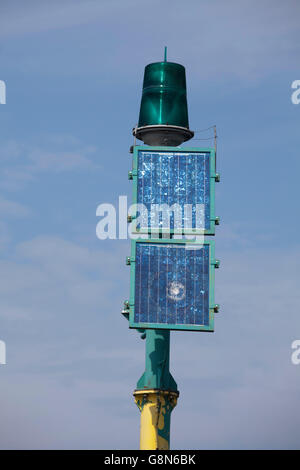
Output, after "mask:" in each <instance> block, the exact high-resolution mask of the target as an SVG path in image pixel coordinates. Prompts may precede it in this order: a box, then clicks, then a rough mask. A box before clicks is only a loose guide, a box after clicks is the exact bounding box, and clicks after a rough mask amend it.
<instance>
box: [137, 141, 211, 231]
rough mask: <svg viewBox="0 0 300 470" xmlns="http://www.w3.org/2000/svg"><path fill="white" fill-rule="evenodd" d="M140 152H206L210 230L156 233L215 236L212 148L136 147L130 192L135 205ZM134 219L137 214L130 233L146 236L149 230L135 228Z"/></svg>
mask: <svg viewBox="0 0 300 470" xmlns="http://www.w3.org/2000/svg"><path fill="white" fill-rule="evenodd" d="M140 151H149V152H176V153H180V152H182V153H202V152H203V153H204V152H208V153H209V154H210V158H209V160H210V166H209V172H210V228H209V229H205V230H203V229H196V228H195V229H192V228H191V229H186V228H185V229H171V230H169V229H158V230H157V232H158V233H164V232H167V233H170V235H173V234H184V235H215V225H216V216H215V183H216V178H217V176H218V175H217V173H216V152H215V149H214V148H213V147H207V148H203V147H150V146H145V145H137V146H135V147H134V149H133V163H132V172H131V174H132V180H133V192H132V202H133V204H137V186H138V154H139V152H140ZM136 217H137V214H136V213H135V214H132V226H131V228H132V232H133V233H137V234H148V233H150V232H149V228H140V229H137V228H136Z"/></svg>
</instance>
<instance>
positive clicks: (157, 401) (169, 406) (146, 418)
mask: <svg viewBox="0 0 300 470" xmlns="http://www.w3.org/2000/svg"><path fill="white" fill-rule="evenodd" d="M178 395H179V392H172V391H166V390H154V389H153V390H136V391H135V392H134V398H135V402H136V404H137V406H138V407H139V410H140V411H141V426H140V449H141V450H168V449H169V448H170V419H171V412H172V410H173V409H174V408H175V406H176V404H177V398H178Z"/></svg>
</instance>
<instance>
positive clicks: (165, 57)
mask: <svg viewBox="0 0 300 470" xmlns="http://www.w3.org/2000/svg"><path fill="white" fill-rule="evenodd" d="M164 61H165V62H167V46H165V55H164Z"/></svg>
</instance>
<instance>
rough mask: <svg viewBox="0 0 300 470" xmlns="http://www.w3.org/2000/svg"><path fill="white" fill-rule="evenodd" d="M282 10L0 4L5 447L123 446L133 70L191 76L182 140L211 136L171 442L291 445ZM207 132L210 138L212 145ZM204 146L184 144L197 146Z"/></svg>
mask: <svg viewBox="0 0 300 470" xmlns="http://www.w3.org/2000/svg"><path fill="white" fill-rule="evenodd" d="M299 13H300V5H299V2H297V1H296V0H288V1H286V2H280V1H277V0H275V1H271V0H262V1H256V0H255V1H247V0H245V1H230V0H229V1H227V2H222V1H218V0H215V1H202V0H201V1H199V0H196V1H194V0H190V1H189V2H186V3H182V2H179V1H177V0H173V1H172V2H166V1H156V0H153V1H152V2H151V8H149V3H148V2H145V1H143V0H139V1H135V0H132V1H129V0H123V1H114V0H110V1H92V0H89V1H81V0H78V1H72V2H71V1H68V0H61V1H58V0H54V1H51V2H46V1H39V2H37V1H27V2H26V5H25V2H21V1H14V2H10V1H6V0H3V1H2V2H1V6H0V64H1V65H0V80H4V81H5V83H6V87H7V103H6V105H0V128H1V134H0V135H1V145H0V164H1V172H0V275H1V283H0V339H1V340H4V341H5V342H6V345H7V365H5V366H0V377H1V387H0V409H1V430H0V446H1V448H5V449H7V448H9V449H14V448H74V449H76V448H106V449H107V448H111V449H116V448H118V449H122V448H124V449H126V448H137V447H138V440H139V411H138V409H137V408H136V406H135V405H134V402H133V397H132V392H133V390H134V388H135V384H136V382H137V380H138V379H139V377H140V375H141V374H142V372H143V368H144V343H143V342H142V341H141V340H140V339H139V336H138V335H137V334H136V333H135V331H131V330H128V328H127V326H128V325H127V323H126V321H125V320H124V319H123V317H122V316H121V315H120V313H119V312H120V310H121V307H122V303H123V300H124V299H126V298H127V297H128V292H129V270H128V268H127V267H126V266H125V257H126V256H127V255H128V254H129V252H130V242H129V240H127V241H126V240H110V241H109V240H105V241H100V240H99V239H97V238H96V233H95V229H96V224H97V222H98V219H97V217H96V208H97V206H98V204H100V203H112V204H116V203H117V201H118V197H119V195H126V194H127V195H128V196H129V197H131V183H130V182H129V181H128V180H127V172H128V170H129V169H130V167H131V156H130V154H129V153H128V150H129V147H130V145H132V142H133V140H132V135H131V129H132V127H133V126H134V125H135V124H136V122H137V119H138V112H139V104H140V97H141V88H142V79H143V71H144V67H145V65H146V64H147V63H150V62H153V61H158V60H161V59H162V57H163V48H164V46H165V45H167V46H168V58H169V60H171V61H174V62H179V63H181V64H183V65H184V66H185V67H186V73H187V85H188V102H189V118H190V127H191V128H192V129H195V130H199V129H203V128H207V127H209V126H211V125H213V124H216V125H217V128H218V169H219V171H220V173H221V178H222V180H221V181H222V182H221V184H220V185H218V188H217V195H216V197H217V199H216V207H217V213H218V215H220V217H221V221H222V223H221V225H220V227H219V228H218V230H217V236H216V254H217V257H218V258H219V259H220V260H221V269H220V270H219V271H218V272H217V276H216V301H217V302H218V303H219V304H220V305H221V311H220V314H219V315H218V317H217V319H216V331H215V333H214V334H212V335H211V334H205V333H184V332H174V333H172V334H171V343H172V345H171V370H172V374H173V376H174V378H175V379H176V381H177V383H178V387H179V390H180V392H181V396H180V399H179V401H178V406H177V408H176V409H175V410H174V412H173V415H172V439H171V441H172V447H173V448H177V449H180V448H183V449H189V448H193V449H202V448H218V449H219V448H220V449H221V448H275V449H276V448H297V447H298V448H299V425H300V415H299V411H298V408H299V406H298V401H299V393H300V366H295V365H293V364H292V363H291V353H292V350H291V343H292V341H293V340H295V339H299V338H300V320H299V307H300V296H299V287H298V284H299V274H300V273H299V265H300V247H299V239H298V235H297V234H298V233H299V229H300V222H299V217H298V213H299V208H298V202H299V196H298V188H299V182H298V179H299V172H300V163H299V141H300V138H299V113H300V105H294V104H292V102H291V94H292V90H291V84H292V82H293V81H294V80H297V79H300V72H299V52H300V50H299V49H300V48H299V44H300V41H299V39H300V30H299ZM209 135H210V134H209V133H208V136H209ZM199 142H200V141H196V140H195V141H191V144H192V143H193V145H198V144H199Z"/></svg>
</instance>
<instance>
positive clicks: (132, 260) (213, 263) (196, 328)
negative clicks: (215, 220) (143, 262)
mask: <svg viewBox="0 0 300 470" xmlns="http://www.w3.org/2000/svg"><path fill="white" fill-rule="evenodd" d="M137 243H145V244H147V243H151V244H153V243H158V244H170V243H173V244H186V245H187V244H189V245H194V246H201V245H209V325H193V324H192V325H176V324H166V323H136V322H135V321H134V305H135V260H136V244H137ZM216 264H217V260H216V259H215V242H214V240H207V239H206V240H204V241H203V243H195V242H193V241H190V240H185V239H182V240H174V239H165V238H163V239H147V240H145V239H143V238H141V239H136V240H131V256H130V299H129V328H137V329H149V328H150V329H160V330H162V329H167V330H188V331H193V330H194V331H214V313H215V310H214V309H215V303H214V298H215V268H216Z"/></svg>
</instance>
